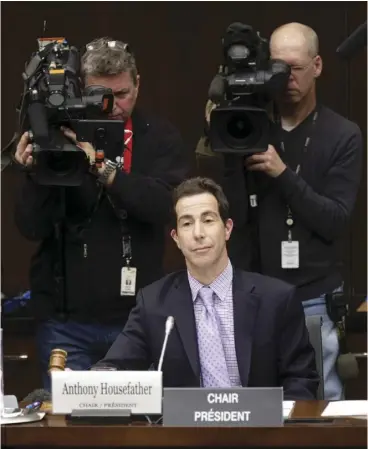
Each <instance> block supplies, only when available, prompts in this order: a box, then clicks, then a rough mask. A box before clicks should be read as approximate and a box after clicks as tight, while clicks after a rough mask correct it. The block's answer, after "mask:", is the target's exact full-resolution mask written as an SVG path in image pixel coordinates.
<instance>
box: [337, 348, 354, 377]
mask: <svg viewBox="0 0 368 449" xmlns="http://www.w3.org/2000/svg"><path fill="white" fill-rule="evenodd" d="M336 364H337V372H338V374H339V376H340V378H341V380H342V381H343V382H346V381H347V380H351V379H356V378H357V377H358V376H359V366H358V362H357V359H356V357H355V356H354V354H351V353H347V354H341V355H339V357H338V358H337V362H336Z"/></svg>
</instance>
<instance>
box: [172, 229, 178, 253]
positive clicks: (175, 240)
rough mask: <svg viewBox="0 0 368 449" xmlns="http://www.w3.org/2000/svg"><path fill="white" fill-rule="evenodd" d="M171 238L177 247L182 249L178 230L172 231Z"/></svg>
mask: <svg viewBox="0 0 368 449" xmlns="http://www.w3.org/2000/svg"><path fill="white" fill-rule="evenodd" d="M170 235H171V238H172V239H173V240H174V242H175V243H176V246H177V247H178V248H179V249H180V245H179V239H178V234H177V233H176V229H172V230H171V232H170Z"/></svg>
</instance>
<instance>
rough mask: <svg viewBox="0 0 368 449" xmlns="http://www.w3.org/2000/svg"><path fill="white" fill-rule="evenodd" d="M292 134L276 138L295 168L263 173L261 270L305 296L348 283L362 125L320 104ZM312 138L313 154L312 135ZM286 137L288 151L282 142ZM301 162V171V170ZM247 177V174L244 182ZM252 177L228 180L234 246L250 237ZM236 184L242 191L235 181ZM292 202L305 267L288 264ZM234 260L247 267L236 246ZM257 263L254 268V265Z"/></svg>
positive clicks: (259, 215) (258, 250)
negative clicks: (345, 262)
mask: <svg viewBox="0 0 368 449" xmlns="http://www.w3.org/2000/svg"><path fill="white" fill-rule="evenodd" d="M318 111H319V113H318V118H317V121H316V123H315V125H314V126H312V121H313V115H314V113H313V112H312V113H311V114H310V115H309V116H308V117H307V118H306V119H305V120H304V121H303V122H302V123H301V124H300V125H299V126H297V127H296V128H294V129H293V130H292V131H282V130H280V128H278V129H276V128H275V129H274V132H273V135H272V139H271V143H272V144H273V145H274V147H275V148H276V150H277V151H278V153H279V155H280V157H281V158H282V159H283V161H284V162H285V164H286V165H287V167H288V168H287V169H286V170H285V171H284V172H283V173H282V174H281V175H280V176H279V177H277V178H271V177H269V176H268V175H266V174H264V173H257V174H256V183H257V186H258V204H259V206H258V208H257V209H258V210H257V226H256V228H257V238H253V239H252V242H251V243H252V245H253V250H254V246H256V247H257V248H256V251H254V252H255V253H257V254H258V259H259V264H258V268H257V271H260V272H261V273H262V274H265V275H268V276H272V277H275V278H279V279H282V280H284V281H286V282H289V283H290V284H293V285H296V286H297V287H298V289H297V295H298V297H299V298H300V299H301V300H307V299H313V298H315V297H318V296H320V295H321V294H324V293H327V292H331V291H332V290H333V289H335V288H336V287H338V286H339V285H340V284H341V282H342V275H341V268H342V258H341V253H340V252H339V251H338V241H339V238H340V237H341V236H342V234H343V231H344V230H345V229H346V225H347V223H348V221H349V217H350V215H351V212H352V209H353V207H354V203H355V199H356V195H357V191H358V188H359V183H360V175H361V158H362V136H361V132H360V130H359V128H358V126H357V125H356V124H354V123H352V122H350V121H349V120H347V119H345V118H344V117H342V116H340V115H338V114H336V113H335V112H333V111H332V110H330V109H328V108H326V107H324V106H319V107H318ZM308 136H309V137H310V143H309V145H308V148H307V152H306V153H305V152H304V154H303V148H304V144H305V140H306V138H307V137H308ZM281 140H284V145H285V151H284V152H283V151H282V149H281V146H280V141H281ZM298 164H301V169H300V172H299V174H296V173H295V170H296V167H297V165H298ZM239 176H243V178H244V181H243V186H242V188H240V186H241V183H240V180H239ZM245 178H246V176H244V174H242V173H241V172H240V170H238V171H237V172H236V173H235V172H233V173H231V171H229V172H228V173H227V176H226V180H225V183H224V189H225V193H226V194H227V196H228V198H229V202H230V210H231V216H232V217H233V219H234V221H235V222H236V224H237V229H236V232H235V234H234V235H233V236H232V239H234V240H233V242H232V245H231V247H230V249H231V248H235V249H236V248H239V247H241V246H242V245H243V247H244V243H243V240H244V239H246V238H249V231H247V229H249V227H250V223H249V208H248V214H245V213H244V212H243V211H241V210H240V207H239V205H240V204H242V203H243V204H245V203H248V197H247V196H248V192H247V187H246V182H245ZM235 183H236V187H237V188H236V189H235V188H234V187H232V186H234V184H235ZM287 205H289V206H290V209H291V211H292V214H293V219H294V226H293V228H292V238H293V240H296V241H298V242H299V268H297V269H283V268H282V266H281V242H282V241H285V240H287V238H288V229H289V228H288V226H287V225H286V218H287ZM230 256H231V257H232V260H233V263H234V264H235V265H236V266H239V267H242V268H244V259H245V256H244V254H243V255H242V254H241V253H240V252H239V251H234V252H232V251H230ZM253 267H254V266H253Z"/></svg>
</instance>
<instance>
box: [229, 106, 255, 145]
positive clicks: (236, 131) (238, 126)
mask: <svg viewBox="0 0 368 449" xmlns="http://www.w3.org/2000/svg"><path fill="white" fill-rule="evenodd" d="M253 130H254V126H253V125H252V122H251V121H250V119H249V117H248V116H247V115H246V114H244V113H240V114H233V115H231V116H230V118H229V120H228V123H227V133H228V134H229V135H230V137H231V138H232V139H236V140H243V139H246V138H247V137H249V135H250V134H251V133H252V132H253Z"/></svg>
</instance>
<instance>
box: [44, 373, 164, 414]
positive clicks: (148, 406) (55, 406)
mask: <svg viewBox="0 0 368 449" xmlns="http://www.w3.org/2000/svg"><path fill="white" fill-rule="evenodd" d="M51 382H52V390H51V392H52V411H53V413H54V414H70V413H72V411H75V410H96V411H97V410H99V411H103V410H106V411H109V410H128V411H130V413H131V414H134V415H155V414H161V413H162V372H158V371H52V372H51Z"/></svg>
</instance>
